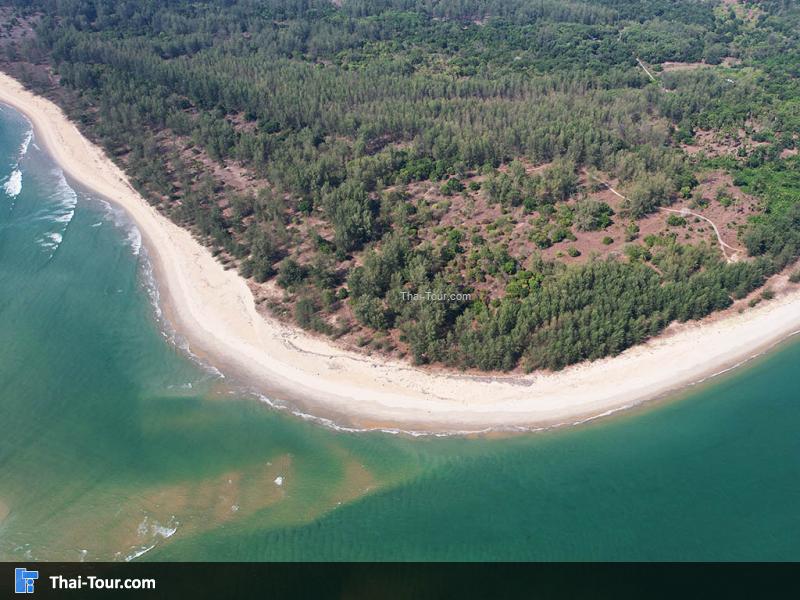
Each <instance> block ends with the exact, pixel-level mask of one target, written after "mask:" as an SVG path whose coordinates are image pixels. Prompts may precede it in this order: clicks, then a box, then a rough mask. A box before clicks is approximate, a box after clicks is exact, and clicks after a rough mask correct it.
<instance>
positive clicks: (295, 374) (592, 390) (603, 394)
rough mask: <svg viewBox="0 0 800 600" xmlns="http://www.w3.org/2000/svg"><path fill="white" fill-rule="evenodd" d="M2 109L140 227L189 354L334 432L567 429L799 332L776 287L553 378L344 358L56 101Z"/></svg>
mask: <svg viewBox="0 0 800 600" xmlns="http://www.w3.org/2000/svg"><path fill="white" fill-rule="evenodd" d="M0 102H3V103H6V104H9V105H11V106H13V107H14V108H16V109H17V110H19V111H20V112H22V113H23V114H25V115H26V116H27V117H28V118H29V119H30V121H31V122H32V123H33V125H34V128H35V136H36V137H35V139H36V140H37V142H38V143H39V144H40V145H44V146H45V147H46V148H47V150H48V151H49V153H50V154H51V155H52V156H53V158H54V159H55V160H56V161H57V162H58V163H59V164H60V165H61V167H62V168H63V169H64V171H65V172H66V173H67V175H68V177H70V178H71V179H72V180H74V181H75V182H77V183H78V184H80V185H82V186H84V187H86V188H88V189H90V190H92V191H94V192H95V193H97V194H99V195H102V196H103V197H105V198H107V199H108V200H110V201H112V202H114V203H116V204H117V205H119V206H121V207H122V208H124V209H125V210H126V211H127V212H128V213H129V215H130V216H131V217H132V219H133V220H134V221H135V222H136V224H137V225H138V227H139V229H140V230H141V233H142V236H143V239H144V244H145V247H146V249H147V251H148V254H149V256H150V258H151V260H152V261H153V264H154V268H155V270H156V274H157V279H158V283H159V290H160V294H161V297H162V300H163V302H164V309H165V313H166V315H167V316H168V318H169V320H170V321H171V323H172V325H173V326H174V327H175V328H176V329H177V330H178V331H179V332H180V333H181V334H182V335H183V336H184V337H185V338H186V339H187V340H188V341H189V344H190V346H191V349H192V351H193V352H195V353H196V354H198V355H200V356H202V357H203V358H205V359H207V360H208V361H209V362H210V363H211V364H213V365H215V366H217V367H219V368H220V369H221V370H222V371H223V372H230V373H234V374H238V375H239V376H241V377H243V378H245V379H246V380H247V381H248V382H250V383H252V385H254V387H255V388H256V389H258V390H259V391H261V392H262V393H263V394H264V395H265V396H268V397H270V398H272V399H276V400H279V401H281V402H288V403H289V404H290V405H291V406H293V407H296V408H297V409H298V410H299V411H302V412H305V413H309V414H312V415H316V416H321V417H325V418H332V419H334V420H335V421H336V422H337V423H341V424H345V425H350V426H354V427H361V428H372V427H375V428H396V429H400V430H408V431H442V432H454V431H464V432H466V431H481V430H486V429H517V428H537V427H546V426H552V425H559V424H565V423H574V422H578V421H582V420H585V419H587V418H591V417H593V416H597V415H604V414H608V413H610V412H614V411H616V410H620V409H623V408H627V407H631V406H634V405H637V404H639V403H641V402H644V401H646V400H650V399H653V398H657V397H661V396H664V395H665V394H667V393H669V392H671V391H674V390H677V389H680V388H682V387H685V386H687V385H689V384H692V383H696V382H698V381H701V380H704V379H706V378H708V377H709V376H711V375H714V374H717V373H720V372H722V371H725V370H726V369H729V368H731V367H732V366H735V365H737V364H741V363H742V362H743V361H746V360H747V359H749V358H751V357H753V356H756V355H758V354H760V353H762V352H764V351H765V350H766V349H768V348H769V347H771V346H773V345H775V344H776V343H778V342H780V341H781V340H783V339H785V338H786V337H788V336H789V335H791V334H793V333H795V332H797V331H800V286H797V285H793V286H792V285H778V286H777V288H776V289H779V290H780V288H781V287H783V288H784V289H782V290H780V293H779V294H778V296H777V297H776V298H775V299H773V300H771V301H768V302H761V303H760V304H759V305H758V306H757V307H755V308H748V309H746V310H745V311H744V312H743V313H741V314H739V313H737V312H736V311H728V313H726V314H725V315H723V316H719V315H718V316H715V317H714V316H712V317H710V318H708V319H706V320H704V321H699V322H693V323H688V324H681V325H676V324H673V325H672V326H671V327H670V328H669V329H668V330H667V331H666V332H665V333H664V334H663V335H661V336H659V337H657V338H655V339H653V340H651V341H649V342H648V343H646V344H644V345H641V346H637V347H635V348H631V349H629V350H627V351H626V352H624V353H623V354H621V355H620V356H617V357H614V358H608V359H603V360H599V361H596V362H593V363H587V364H581V365H576V366H573V367H570V368H567V369H565V370H563V371H560V372H557V373H533V374H530V375H525V376H523V375H513V376H504V375H500V376H490V375H483V376H477V375H475V376H473V375H468V374H460V373H451V374H449V373H445V372H436V371H432V370H430V371H429V370H424V369H419V368H415V367H413V366H411V365H409V364H406V363H402V362H399V361H390V360H383V359H379V358H372V357H368V356H365V355H361V354H357V353H352V352H348V351H345V350H342V349H340V348H338V347H336V346H335V345H334V344H332V343H330V342H328V341H326V340H324V339H319V338H316V337H314V336H311V335H309V334H306V333H304V332H303V331H301V330H297V329H294V328H291V327H289V326H287V325H284V324H282V323H280V322H278V321H277V320H274V319H270V318H265V317H264V316H262V315H261V314H259V312H258V311H257V310H256V305H255V302H254V300H253V296H252V294H251V292H250V290H249V289H248V286H247V283H246V282H245V280H244V279H242V278H241V277H239V276H238V274H237V273H236V272H235V271H232V270H228V271H226V270H225V269H224V268H223V267H222V265H221V264H219V263H218V262H217V261H216V260H215V259H214V258H213V257H212V256H211V253H210V252H209V251H208V250H207V249H206V248H204V247H203V246H201V245H200V244H199V243H198V242H197V241H196V240H195V239H194V238H193V237H192V235H191V234H190V233H189V232H188V231H186V230H184V229H182V228H180V227H178V226H177V225H175V224H173V223H172V222H171V221H169V220H168V219H167V218H165V217H163V216H161V215H160V214H159V213H158V212H157V211H156V210H155V209H153V208H152V207H151V206H150V205H149V204H148V203H147V202H146V201H145V200H144V199H143V198H142V197H141V196H140V195H139V194H138V193H137V192H136V191H135V190H134V189H133V188H132V187H131V185H130V184H129V183H128V181H127V179H126V177H125V175H124V174H123V172H122V171H121V170H120V169H119V168H118V167H117V166H115V165H114V164H113V163H112V162H111V160H110V159H108V158H107V157H106V156H105V154H104V153H103V151H102V150H101V149H99V148H98V147H97V146H95V145H93V144H91V143H90V142H89V141H88V140H87V139H86V138H84V137H83V136H82V135H81V134H80V132H79V131H78V129H77V128H76V127H75V125H73V124H72V123H71V122H70V121H69V120H68V119H67V118H66V117H65V116H64V114H63V113H62V111H61V110H60V109H59V108H58V107H57V106H56V105H54V104H53V103H52V102H50V101H48V100H46V99H44V98H41V97H39V96H36V95H34V94H32V93H30V92H28V91H26V90H25V89H24V88H23V87H22V86H21V85H20V84H19V83H18V82H17V81H16V80H14V79H12V78H10V77H8V76H7V75H5V74H1V73H0ZM782 282H783V283H785V277H784V278H783V279H782V281H778V282H777V283H778V284H782Z"/></svg>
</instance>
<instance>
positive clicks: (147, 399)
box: [0, 107, 800, 560]
mask: <svg viewBox="0 0 800 600" xmlns="http://www.w3.org/2000/svg"><path fill="white" fill-rule="evenodd" d="M29 131H30V127H29V125H28V124H27V122H26V121H25V120H24V119H23V118H22V117H21V116H20V115H19V114H17V113H15V112H13V111H11V110H10V109H9V108H7V107H3V108H2V111H0V560H18V559H22V558H28V559H46V560H59V559H60V560H81V559H85V560H93V559H94V560H97V559H109V560H125V559H138V560H370V559H379V560H380V559H399V560H433V559H436V560H584V559H586V560H798V559H800V378H798V370H799V369H798V367H800V344H798V343H797V342H789V343H786V344H784V345H783V346H782V347H781V348H779V349H777V350H775V351H774V352H771V353H770V354H769V355H768V356H766V357H763V358H760V359H758V360H756V361H754V362H753V363H752V364H750V365H748V366H747V367H746V368H742V369H739V370H736V371H735V372H733V373H732V374H728V375H725V376H722V377H719V378H717V379H715V380H713V381H712V382H710V383H708V384H704V385H702V386H698V387H697V388H694V389H693V390H692V391H690V392H689V393H685V394H683V395H682V396H681V397H679V398H675V399H672V400H670V401H666V402H660V403H656V404H654V405H652V406H648V407H646V408H642V409H637V410H634V411H630V412H627V413H624V414H620V415H616V416H614V417H612V418H608V419H602V420H598V421H595V422H592V423H587V424H584V425H581V426H577V427H571V428H564V429H560V430H552V431H547V432H539V433H531V434H527V435H518V436H514V437H506V438H497V439H468V438H454V437H451V438H435V437H425V438H412V437H409V436H404V435H392V434H388V433H379V432H372V433H345V432H341V431H335V430H333V429H330V428H327V427H324V426H321V425H319V424H316V423H313V422H308V421H305V420H303V419H301V418H298V417H296V416H293V415H291V414H288V413H287V412H285V411H279V410H276V409H274V408H271V407H269V406H268V405H266V404H265V403H264V402H261V401H259V399H258V398H257V397H255V396H254V395H253V394H250V393H248V392H247V391H246V390H244V389H242V388H241V387H240V386H238V385H237V384H236V383H235V382H231V381H229V380H228V379H225V378H222V377H220V375H219V374H218V373H216V372H215V371H214V370H213V369H211V368H209V367H207V366H205V365H202V364H200V363H199V362H197V361H196V360H194V359H193V358H192V357H191V355H190V354H188V353H187V352H186V351H185V350H184V349H183V344H182V343H181V340H180V338H179V336H175V335H173V334H172V333H170V330H169V327H168V325H167V324H165V323H163V322H161V320H160V317H159V316H158V311H157V309H156V305H155V304H154V301H153V296H154V291H153V284H152V281H151V280H150V277H149V275H148V266H147V260H146V253H145V251H144V250H142V249H139V243H138V237H137V234H136V231H135V229H134V228H132V226H131V225H130V223H129V222H128V221H127V220H126V219H125V216H124V215H123V214H122V213H120V212H119V211H118V210H115V209H113V208H112V207H110V206H109V205H108V204H105V203H103V202H102V201H101V200H98V199H96V198H92V197H91V195H89V194H86V193H83V192H82V191H81V190H79V189H77V188H75V186H73V187H70V185H69V183H68V182H67V181H65V180H64V178H63V176H62V174H61V172H60V170H59V169H58V168H57V166H56V165H55V164H54V163H53V162H52V161H51V159H50V158H49V157H48V156H47V155H45V154H44V153H42V152H41V151H40V150H39V149H38V148H37V147H36V145H35V144H36V139H35V137H34V139H33V140H32V142H31V143H30V144H29V145H28V147H27V149H26V148H25V147H24V146H25V144H24V141H25V140H26V138H27V133H28V132H29ZM23 150H24V152H23ZM15 171H19V173H20V175H14V172H15Z"/></svg>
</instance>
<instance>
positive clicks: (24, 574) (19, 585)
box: [14, 567, 39, 594]
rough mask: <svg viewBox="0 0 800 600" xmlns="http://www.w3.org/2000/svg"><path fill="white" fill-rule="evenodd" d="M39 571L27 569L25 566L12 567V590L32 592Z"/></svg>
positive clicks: (22, 592) (20, 592)
mask: <svg viewBox="0 0 800 600" xmlns="http://www.w3.org/2000/svg"><path fill="white" fill-rule="evenodd" d="M37 579H39V571H29V570H28V569H25V568H19V567H18V568H16V569H14V591H15V592H16V593H17V594H32V593H33V588H34V585H35V583H36V580H37Z"/></svg>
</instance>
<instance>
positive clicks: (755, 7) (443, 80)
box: [0, 0, 800, 370]
mask: <svg viewBox="0 0 800 600" xmlns="http://www.w3.org/2000/svg"><path fill="white" fill-rule="evenodd" d="M0 18H1V20H0V23H1V25H0V66H1V67H2V69H3V70H5V71H7V72H9V73H11V74H12V75H14V76H16V77H18V78H20V79H21V80H23V81H24V82H25V83H26V84H27V85H28V86H30V87H31V88H32V89H34V90H36V91H38V92H40V93H43V94H46V95H48V96H49V97H51V98H53V99H54V100H55V101H56V102H58V103H60V104H61V105H62V106H63V107H64V108H65V109H66V110H67V112H68V114H70V116H71V117H73V118H74V119H75V120H76V121H77V122H79V124H80V126H81V127H82V129H83V130H84V131H85V133H86V134H87V135H88V136H89V137H91V138H93V139H94V140H96V141H97V142H98V143H100V144H101V145H102V146H103V147H104V148H105V149H106V150H107V151H108V153H109V155H110V156H112V157H113V158H114V160H116V161H117V162H118V163H119V164H120V165H121V166H122V167H123V168H124V169H125V170H126V172H127V173H128V174H129V176H130V178H131V181H132V182H133V184H134V185H135V186H136V187H137V189H139V191H140V192H141V193H142V195H143V196H144V197H145V198H147V200H148V201H149V202H151V203H152V204H154V205H156V206H157V207H158V208H159V209H160V210H161V211H163V212H164V213H165V214H167V215H168V216H169V217H170V218H172V219H173V220H175V221H176V222H178V223H180V224H181V225H183V226H186V227H188V228H190V229H191V230H192V231H193V232H195V234H196V235H197V236H198V239H200V240H201V241H202V242H203V243H204V244H206V245H208V246H209V247H210V248H211V249H212V251H213V252H214V253H215V255H216V256H218V258H219V260H221V261H222V262H223V263H224V264H225V265H226V266H228V267H230V268H236V269H238V270H239V271H240V273H241V274H242V275H243V276H245V277H247V278H248V279H250V280H251V282H252V284H253V289H254V293H255V295H256V298H257V300H258V301H259V303H261V305H262V306H263V307H264V308H265V309H268V310H271V311H272V312H273V313H274V314H277V315H279V316H282V317H284V318H287V319H292V320H294V321H295V322H296V323H298V324H299V325H301V326H302V327H305V328H308V329H312V330H315V331H318V332H320V333H323V334H326V335H330V336H332V337H335V338H339V339H341V341H342V343H346V344H351V345H354V346H363V347H366V349H367V350H372V351H378V352H383V353H387V354H394V355H398V356H406V355H408V356H409V357H410V358H411V359H412V360H413V361H414V362H416V363H441V364H445V365H449V366H453V367H457V368H477V369H482V370H510V369H514V368H517V367H519V368H523V369H537V368H561V367H564V366H566V365H569V364H572V363H575V362H578V361H581V360H585V359H595V358H599V357H602V356H607V355H613V354H617V353H619V352H621V351H622V350H624V349H625V348H627V347H630V346H631V345H634V344H636V343H639V342H641V341H643V340H645V339H647V338H648V337H650V336H652V335H654V334H657V333H658V332H660V331H661V330H663V329H664V327H666V326H667V325H668V324H669V323H670V322H672V321H675V320H679V321H686V320H690V319H697V318H700V317H703V316H705V315H708V314H709V313H711V312H713V311H715V310H719V309H722V308H725V307H728V306H730V305H731V304H732V303H733V302H734V300H736V299H741V298H745V297H746V296H748V294H750V293H751V292H753V291H754V290H756V289H757V288H759V287H761V286H763V285H764V282H765V281H766V279H767V278H768V277H770V276H771V275H773V274H775V273H777V272H779V271H781V270H783V269H785V268H786V267H787V266H789V265H790V264H792V263H794V262H795V261H796V260H797V258H798V256H800V175H799V174H798V172H799V171H800V169H799V168H798V167H800V160H799V159H798V157H797V145H798V135H799V134H800V100H798V99H799V98H800V83H799V82H800V79H798V78H799V77H800V43H799V42H800V6H798V3H796V2H793V1H789V0H760V1H756V0H641V1H639V0H490V1H484V0H352V1H350V0H343V1H342V2H328V1H324V0H293V1H278V0H261V1H257V0H240V1H237V0H207V1H205V2H189V1H188V0H25V1H22V0H19V1H13V0H0ZM706 181H711V182H712V183H713V185H714V186H716V187H713V186H712V184H711V183H709V184H706V183H705V182H706ZM720 182H721V183H720ZM612 185H613V187H612ZM712 187H713V189H712ZM669 207H672V211H673V212H670V213H668V215H665V214H664V213H663V212H662V211H663V209H665V208H669ZM679 210H680V211H683V212H678V211H679ZM699 216H702V217H704V218H713V219H722V221H720V223H722V222H723V221H724V222H725V224H726V226H727V228H726V229H725V231H724V233H725V235H726V236H728V237H727V238H726V239H727V240H729V245H730V246H733V245H734V244H738V245H739V246H741V249H742V251H741V255H739V254H737V255H736V256H735V257H734V258H732V257H731V256H728V255H727V254H726V253H725V251H724V250H722V251H721V247H720V246H719V245H718V244H717V242H716V239H715V238H714V236H713V232H712V231H711V229H710V228H708V227H707V226H705V225H704V222H703V221H702V220H701V219H700V218H699ZM737 247H738V246H737ZM428 292H430V293H431V295H430V296H428V297H433V298H441V299H442V300H439V299H435V300H425V299H424V298H425V297H424V296H423V299H422V300H411V301H409V300H408V299H407V298H408V297H409V295H413V294H418V295H419V294H426V293H428ZM450 298H456V300H450Z"/></svg>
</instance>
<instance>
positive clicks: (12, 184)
mask: <svg viewBox="0 0 800 600" xmlns="http://www.w3.org/2000/svg"><path fill="white" fill-rule="evenodd" d="M3 191H4V192H5V193H6V195H7V196H8V197H10V198H16V197H17V196H19V194H20V192H22V171H20V170H19V169H14V171H12V173H11V175H10V176H9V177H8V181H6V182H5V183H4V184H3Z"/></svg>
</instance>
